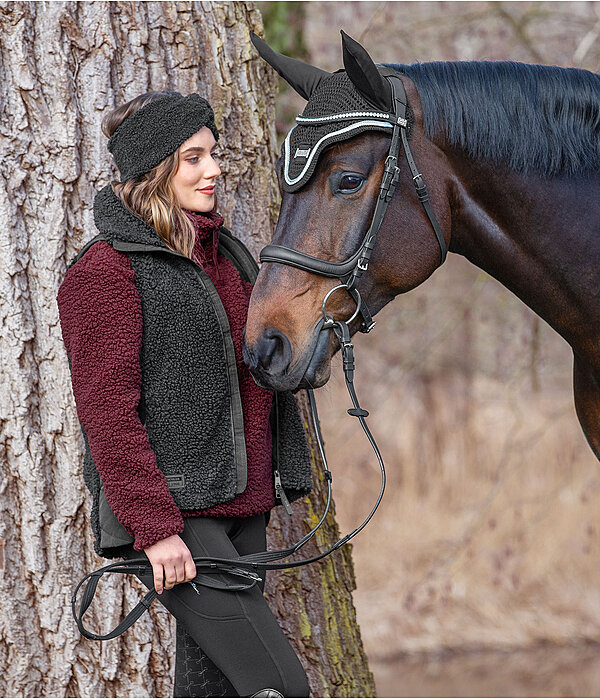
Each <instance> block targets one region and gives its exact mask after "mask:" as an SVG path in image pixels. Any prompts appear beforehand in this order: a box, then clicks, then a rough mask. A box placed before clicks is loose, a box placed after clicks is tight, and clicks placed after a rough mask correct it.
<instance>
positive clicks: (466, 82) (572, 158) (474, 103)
mask: <svg viewBox="0 0 600 700" xmlns="http://www.w3.org/2000/svg"><path fill="white" fill-rule="evenodd" d="M385 65H387V66H389V67H390V68H393V69H394V70H396V71H399V72H401V73H405V74H406V75H407V76H408V77H409V78H410V79H411V80H412V81H413V82H414V84H415V86H416V88H417V90H418V93H419V97H420V99H421V103H422V105H423V112H424V117H425V131H426V133H427V135H428V137H429V138H432V139H433V138H435V136H436V135H444V136H445V138H446V139H447V141H448V142H449V143H450V144H452V145H455V146H459V147H461V148H463V149H464V150H465V152H466V153H467V154H468V155H469V156H471V157H472V158H476V159H483V160H488V161H493V162H502V163H505V164H507V165H508V166H509V167H510V168H512V169H514V170H516V171H519V172H538V173H542V174H543V175H546V176H553V175H560V174H562V175H573V174H582V173H589V172H590V171H593V170H598V169H599V168H600V76H599V75H597V74H595V73H591V72H590V71H587V70H582V69H579V68H559V67H556V66H540V65H530V64H526V63H517V62H515V61H447V62H442V61H435V62H431V63H413V64H411V65H406V64H395V63H391V64H390V63H388V64H385Z"/></svg>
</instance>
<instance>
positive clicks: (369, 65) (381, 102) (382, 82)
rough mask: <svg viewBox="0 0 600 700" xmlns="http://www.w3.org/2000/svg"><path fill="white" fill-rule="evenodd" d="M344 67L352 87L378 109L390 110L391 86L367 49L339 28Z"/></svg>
mask: <svg viewBox="0 0 600 700" xmlns="http://www.w3.org/2000/svg"><path fill="white" fill-rule="evenodd" d="M340 32H341V34H342V52H343V56H344V68H345V69H346V73H347V74H348V77H349V78H350V80H351V81H352V83H353V85H354V87H355V88H356V89H357V90H358V91H359V92H360V93H361V94H362V95H363V96H364V97H366V98H367V100H369V102H371V103H372V104H374V105H376V106H377V107H379V109H382V110H384V111H385V112H389V111H391V110H392V88H391V86H390V84H389V83H388V81H387V80H386V79H385V78H384V77H383V76H382V75H381V73H380V72H379V71H378V70H377V66H376V65H375V63H373V59H372V58H371V57H370V56H369V54H368V53H367V51H366V50H365V49H364V48H363V47H362V46H361V45H360V44H359V43H358V41H355V40H354V39H353V38H352V37H351V36H348V34H346V32H345V31H344V30H343V29H341V30H340Z"/></svg>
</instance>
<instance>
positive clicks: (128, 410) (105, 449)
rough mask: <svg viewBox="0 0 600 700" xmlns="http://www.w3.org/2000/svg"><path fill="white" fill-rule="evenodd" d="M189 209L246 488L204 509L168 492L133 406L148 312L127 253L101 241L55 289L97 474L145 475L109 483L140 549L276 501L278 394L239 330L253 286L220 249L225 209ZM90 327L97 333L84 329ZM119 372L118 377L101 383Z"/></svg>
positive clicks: (137, 392)
mask: <svg viewBox="0 0 600 700" xmlns="http://www.w3.org/2000/svg"><path fill="white" fill-rule="evenodd" d="M184 211H185V213H186V215H187V216H188V218H189V219H190V220H191V221H192V223H193V224H194V229H195V232H196V242H195V246H194V252H193V258H194V260H195V261H196V262H197V263H198V264H200V265H201V266H202V268H203V269H204V270H205V272H206V273H207V274H208V276H209V277H210V279H211V280H212V281H213V283H214V285H215V287H216V289H217V291H218V293H219V296H220V298H221V301H222V302H223V306H224V307H225V312H226V314H227V317H228V319H229V324H230V327H231V335H232V338H233V344H234V347H235V356H236V363H237V371H238V380H239V385H240V393H241V399H242V411H243V415H244V433H245V439H246V451H247V459H248V485H247V487H246V489H245V490H244V492H243V493H240V494H237V495H236V496H235V498H233V499H232V500H230V501H227V502H226V503H221V504H217V505H215V506H212V507H210V508H205V509H203V510H180V509H179V508H178V507H177V505H176V504H175V502H174V500H173V498H172V496H171V494H170V492H169V489H168V487H167V485H166V481H165V479H164V477H163V476H162V473H161V472H160V470H159V468H158V466H157V464H156V457H155V454H154V452H153V450H152V448H151V447H150V443H149V439H148V434H147V432H146V430H145V428H144V427H143V425H142V423H141V422H140V420H139V416H138V413H137V410H136V408H137V405H138V403H139V398H140V390H141V369H140V365H139V352H140V348H141V342H142V312H141V303H140V298H139V294H138V291H137V288H136V286H135V272H134V271H133V269H132V267H131V265H130V262H129V256H128V255H127V254H126V253H122V252H120V251H116V250H115V249H114V248H113V247H112V246H111V245H110V244H109V243H107V242H105V241H99V242H98V243H96V244H95V245H93V246H92V248H91V249H90V250H89V251H88V252H87V253H86V254H85V256H84V257H83V258H82V260H81V261H79V262H78V263H77V264H75V265H74V266H73V267H72V268H70V269H69V270H68V271H67V274H66V275H65V279H64V281H63V283H62V285H61V287H60V290H59V293H58V296H57V302H58V307H59V314H60V323H61V329H62V334H63V340H64V343H65V347H66V349H67V352H68V353H69V357H70V359H71V363H72V368H71V372H72V384H73V394H74V396H75V402H76V406H77V414H78V417H79V420H80V421H81V424H82V426H83V428H84V429H85V431H86V434H87V435H88V439H90V450H91V452H92V455H93V458H94V462H95V464H96V467H97V468H98V472H99V474H100V477H101V478H102V480H103V481H106V480H107V479H109V480H110V481H111V483H115V482H117V481H122V482H123V483H124V484H125V483H127V482H128V481H129V480H128V479H127V478H126V475H127V473H128V471H129V470H130V469H131V468H132V465H135V471H136V473H138V474H142V475H143V477H141V478H139V479H137V480H136V483H135V486H134V488H132V487H131V484H129V486H128V487H127V488H123V489H122V490H121V491H119V492H118V493H117V494H116V496H117V498H116V500H115V495H114V493H115V492H114V489H111V501H110V502H109V505H110V506H111V508H112V510H113V511H114V513H115V515H116V516H117V519H119V514H120V513H121V514H122V513H128V514H129V519H128V521H129V522H130V521H131V514H132V513H135V514H136V518H135V525H134V528H133V532H131V534H132V535H133V536H134V538H135V542H134V548H135V549H136V550H138V551H141V550H143V549H145V548H147V547H149V546H150V545H152V544H154V543H155V542H157V541H158V540H160V539H163V538H165V537H168V536H170V535H173V534H178V533H180V532H181V531H182V530H183V517H188V516H195V515H197V516H222V517H225V516H228V517H247V516H251V515H256V514H257V513H262V512H265V511H268V510H270V509H271V508H273V507H274V504H275V501H274V497H275V494H274V487H273V475H272V464H271V449H272V435H271V427H270V423H269V413H270V409H271V404H272V400H273V393H272V392H271V391H268V390H266V389H262V388H261V387H259V386H258V385H257V384H256V382H255V381H254V379H253V378H252V375H251V374H250V372H249V370H248V367H247V365H246V364H245V363H244V362H243V359H242V331H243V328H244V325H245V323H246V317H247V313H248V302H249V300H250V294H251V292H252V284H251V283H250V282H246V281H245V280H242V279H241V277H240V275H239V273H238V271H237V270H236V268H235V266H234V265H233V264H232V263H231V262H230V261H229V260H227V259H226V258H225V257H223V256H222V255H221V254H220V253H219V254H217V243H218V236H219V227H220V225H221V224H222V223H223V219H222V217H221V216H220V215H219V214H218V213H217V212H214V211H213V212H209V213H206V214H205V213H200V212H192V211H188V210H184ZM98 289H102V294H101V297H102V299H103V300H104V301H103V304H102V305H101V306H100V305H99V303H98V298H99V296H98V294H97V291H98ZM107 299H108V300H109V303H108V304H107V302H106V300H107ZM99 321H100V322H99ZM89 328H93V334H90V333H89V332H87V333H83V332H82V330H83V329H89ZM89 337H94V338H95V341H96V342H95V344H94V347H89V346H88V345H86V346H84V345H83V343H82V341H81V340H80V339H82V338H89ZM198 351H199V352H202V348H198ZM115 373H118V374H119V376H120V377H121V380H120V381H117V382H115V381H110V382H106V381H104V379H103V378H106V377H107V376H110V377H111V378H112V377H114V375H115ZM99 428H100V429H99ZM99 434H103V435H105V436H107V438H108V439H105V440H104V439H103V440H102V441H101V442H100V441H97V444H95V445H94V444H92V442H91V438H90V435H99ZM119 473H121V474H123V478H122V479H119ZM130 531H131V529H130Z"/></svg>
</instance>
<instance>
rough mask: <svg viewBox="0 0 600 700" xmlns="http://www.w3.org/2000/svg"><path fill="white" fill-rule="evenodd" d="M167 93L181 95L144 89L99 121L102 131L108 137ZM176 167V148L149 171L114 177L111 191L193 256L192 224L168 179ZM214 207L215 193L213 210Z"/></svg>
mask: <svg viewBox="0 0 600 700" xmlns="http://www.w3.org/2000/svg"><path fill="white" fill-rule="evenodd" d="M166 95H175V96H179V97H181V96H182V95H181V94H180V93H178V92H175V91H173V90H159V91H155V92H146V93H144V94H143V95H138V96H137V97H134V98H133V99H132V100H129V102H126V103H125V104H123V105H121V106H120V107H117V108H116V109H114V110H113V111H112V112H109V113H108V114H107V115H106V116H105V117H104V119H103V120H102V124H101V129H102V133H103V134H104V135H105V136H106V137H107V138H110V136H111V135H112V134H113V132H114V131H115V130H116V128H117V127H118V126H119V124H121V122H123V120H125V119H126V118H127V117H128V116H129V115H130V114H133V112H135V111H136V110H138V109H140V108H141V107H144V106H145V105H147V104H148V103H149V102H152V101H153V100H156V99H158V98H160V97H164V96H166ZM178 167H179V149H177V151H175V152H174V153H171V155H169V156H167V157H166V158H165V159H164V160H163V161H162V162H161V163H159V164H158V165H157V166H156V167H154V168H152V170H150V171H148V172H147V173H144V174H143V175H140V176H139V177H134V178H132V179H131V180H128V181H127V182H118V181H116V180H114V181H113V182H112V183H111V185H112V188H113V191H114V193H115V194H116V195H117V197H119V199H120V200H121V201H122V202H123V204H124V205H125V206H126V207H127V208H128V209H129V210H130V211H131V212H133V213H134V214H135V215H136V216H138V217H139V218H141V219H142V220H143V221H145V223H147V224H148V225H149V226H152V227H153V228H154V229H156V232H157V233H158V235H159V236H160V237H161V238H162V240H163V241H164V242H165V243H166V244H167V246H169V248H171V250H175V251H176V252H178V253H182V254H183V255H186V256H187V257H189V258H191V257H192V251H193V249H194V238H195V233H194V227H193V225H192V222H191V221H190V220H189V218H188V217H187V216H186V215H185V213H184V212H183V210H182V208H181V207H180V206H179V202H178V201H177V197H176V196H175V192H174V191H173V188H172V187H171V180H172V179H173V176H174V175H175V173H176V172H177V168H178ZM216 207H217V203H216V196H215V209H216Z"/></svg>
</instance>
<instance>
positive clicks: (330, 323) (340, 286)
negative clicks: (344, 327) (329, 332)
mask: <svg viewBox="0 0 600 700" xmlns="http://www.w3.org/2000/svg"><path fill="white" fill-rule="evenodd" d="M336 289H346V290H348V287H347V286H346V285H345V284H337V285H336V286H335V287H332V288H331V289H330V290H329V291H328V292H327V294H326V295H325V298H324V299H323V304H322V305H321V312H322V314H323V317H324V318H325V323H324V324H323V328H331V327H332V326H333V324H334V323H335V319H334V318H332V317H331V316H328V315H327V313H326V312H325V306H326V304H327V299H329V297H330V296H331V294H332V293H333V292H335V290H336ZM354 291H355V292H356V295H357V296H358V300H357V299H356V298H355V297H354V295H353V294H351V296H352V298H353V299H354V301H355V302H356V310H355V311H354V313H353V314H352V316H350V318H349V319H348V320H347V321H346V323H347V324H348V323H350V322H351V321H353V320H354V319H355V318H356V317H357V316H358V312H359V311H360V305H361V298H360V292H359V291H358V289H354ZM348 294H350V290H348Z"/></svg>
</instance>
